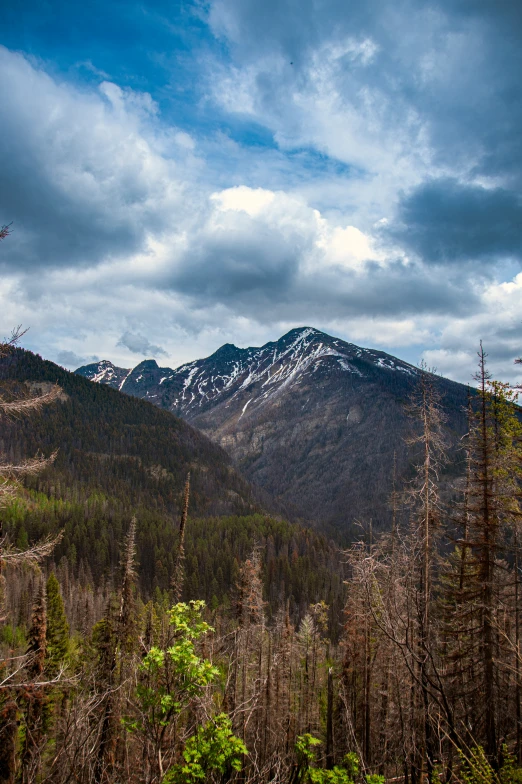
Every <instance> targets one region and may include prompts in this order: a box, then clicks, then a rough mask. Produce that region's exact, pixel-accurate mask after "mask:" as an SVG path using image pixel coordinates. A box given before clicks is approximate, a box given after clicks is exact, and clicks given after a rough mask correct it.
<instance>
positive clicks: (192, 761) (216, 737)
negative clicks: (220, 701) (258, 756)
mask: <svg viewBox="0 0 522 784" xmlns="http://www.w3.org/2000/svg"><path fill="white" fill-rule="evenodd" d="M245 754H247V749H246V746H245V744H244V743H243V741H241V740H240V739H239V738H237V737H236V736H235V735H234V734H233V733H232V724H231V721H230V719H229V718H228V716H227V715H226V714H225V713H219V714H218V715H217V716H215V717H214V719H212V720H211V721H209V722H207V723H206V724H205V725H204V726H203V727H199V728H198V730H197V732H196V734H195V735H193V736H192V737H191V738H189V739H188V741H187V743H186V746H185V750H184V751H183V760H184V761H183V762H181V763H179V764H178V765H175V766H174V767H172V768H171V769H170V770H169V771H168V773H167V774H166V776H165V777H164V779H163V782H164V784H191V783H192V782H199V781H204V780H205V778H206V776H207V774H208V773H218V774H219V775H223V774H224V773H225V772H227V771H229V772H230V771H233V770H241V762H242V757H243V755H245Z"/></svg>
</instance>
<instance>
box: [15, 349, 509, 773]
mask: <svg viewBox="0 0 522 784" xmlns="http://www.w3.org/2000/svg"><path fill="white" fill-rule="evenodd" d="M2 352H3V354H4V355H5V356H4V358H3V360H2V367H3V368H10V370H9V372H7V371H5V372H4V375H3V378H4V382H3V391H2V399H1V401H0V412H1V414H2V420H3V423H2V449H3V453H4V462H3V465H2V468H1V471H2V474H3V476H4V483H3V484H2V485H1V486H0V494H1V498H0V500H1V501H2V510H1V514H0V519H1V521H2V525H3V533H2V539H1V540H0V547H1V549H0V566H1V582H0V589H1V602H2V607H1V611H0V616H1V621H0V623H1V627H0V645H1V656H2V659H1V664H0V667H1V671H0V782H9V784H12V783H13V784H14V782H16V781H20V782H24V784H25V782H64V784H65V782H70V781H77V782H82V784H83V782H85V784H87V783H88V782H89V783H90V782H106V783H107V784H109V783H110V782H111V783H112V782H114V783H116V782H121V781H124V780H125V781H127V782H136V784H138V782H140V783H141V782H143V784H153V782H154V783H156V782H158V784H159V782H164V783H165V784H168V783H169V782H172V783H174V782H176V783H178V782H179V783H181V782H205V781H206V782H216V783H217V782H229V781H230V782H244V783H245V784H246V782H249V784H261V783H262V782H267V783H268V782H284V783H285V784H297V783H298V782H331V783H332V784H347V782H354V781H357V782H359V781H361V782H364V781H365V782H367V784H380V783H381V782H384V781H399V780H400V781H404V783H405V784H419V783H420V782H421V781H426V782H428V781H429V782H433V781H435V780H437V781H444V782H451V781H455V782H464V783H465V784H486V782H487V783H488V784H489V783H490V782H491V783H493V782H498V783H499V784H500V783H501V782H506V784H507V782H515V781H519V780H522V769H520V768H519V765H520V763H521V762H522V714H521V710H522V679H521V672H520V668H521V665H522V661H521V650H520V631H521V630H520V620H521V619H520V610H521V607H520V605H521V596H520V593H521V586H520V568H519V567H520V564H519V561H520V552H519V547H520V530H519V526H520V520H521V515H520V480H521V472H522V427H521V424H520V420H519V415H518V409H517V408H516V406H515V401H516V395H515V393H514V392H513V391H512V390H511V389H510V388H509V387H508V386H507V385H504V384H500V383H498V382H494V381H492V380H491V379H490V378H489V376H488V372H487V367H486V357H485V354H484V353H483V352H482V351H481V353H480V356H479V371H478V376H477V380H478V394H475V395H473V396H470V400H469V405H468V411H467V419H468V434H467V436H466V438H465V439H464V440H463V441H462V451H461V454H459V455H458V457H457V459H458V460H459V461H460V462H461V463H463V464H464V465H465V466H466V470H465V473H464V475H463V476H462V479H457V480H455V483H454V485H453V491H452V492H448V488H447V486H445V487H444V492H441V487H440V477H441V476H443V475H447V473H448V467H447V461H448V459H449V458H448V455H454V454H455V453H454V450H453V449H452V447H453V446H454V445H450V444H448V443H446V437H445V432H446V431H445V428H444V409H443V401H441V399H440V396H439V394H438V392H437V386H436V385H435V384H434V383H433V377H432V375H431V374H430V373H429V372H427V371H424V372H422V373H420V374H419V383H418V387H417V388H416V390H415V392H414V394H413V395H412V397H411V400H410V402H409V405H408V412H409V416H410V417H411V420H412V423H413V425H412V428H413V429H412V433H413V434H412V437H411V439H410V442H409V448H410V449H411V450H412V456H413V458H414V471H413V472H412V476H411V479H410V480H409V481H408V482H407V484H406V486H404V487H399V486H396V487H395V490H394V492H393V494H392V497H391V498H390V507H391V511H392V527H391V529H390V530H389V531H387V532H385V533H379V534H378V535H376V534H375V533H374V532H373V530H372V524H371V520H367V521H360V524H361V527H360V531H361V535H360V537H359V539H360V541H355V542H354V543H353V544H352V545H351V546H350V547H349V548H347V549H346V550H344V551H343V552H342V553H339V552H338V551H337V550H336V548H335V546H334V545H333V544H331V543H329V542H328V541H327V540H326V539H325V538H324V537H321V536H320V535H319V534H317V533H315V532H311V531H309V530H306V529H304V528H301V527H299V526H297V525H295V524H294V525H293V524H290V523H287V522H285V521H284V520H282V519H280V518H278V517H276V516H273V515H266V514H264V513H262V511H261V507H260V505H259V501H258V500H255V499H254V498H253V496H252V495H251V494H250V490H249V487H248V485H247V484H246V483H243V482H244V480H241V478H240V477H239V476H237V475H235V474H234V473H233V472H232V470H231V469H230V467H229V465H228V464H227V463H226V458H225V457H223V458H219V457H218V459H217V460H216V461H215V463H214V462H213V460H212V459H210V458H209V457H208V454H210V452H211V451H212V449H216V454H217V455H218V456H219V454H220V452H219V450H217V448H216V447H212V445H210V444H208V442H206V441H205V440H204V439H203V438H202V437H200V438H201V441H198V436H197V434H195V431H192V430H191V429H190V428H188V426H187V425H183V424H182V423H179V420H176V419H175V418H174V417H172V416H171V415H170V414H168V413H167V412H162V411H160V410H158V409H153V407H152V406H148V405H147V404H146V403H142V402H141V401H135V400H131V399H130V398H124V397H123V396H120V395H118V393H117V392H115V391H113V390H107V389H103V390H102V389H101V388H100V387H97V386H95V385H91V386H90V387H86V386H84V385H85V384H88V383H89V382H86V381H85V380H84V379H76V380H75V381H70V380H69V374H65V373H64V375H63V378H56V381H57V382H58V384H59V386H57V385H51V384H50V383H49V381H48V378H46V383H44V384H43V385H42V384H40V386H38V384H35V382H36V381H38V377H36V378H35V377H34V376H33V375H32V374H31V373H30V372H27V371H28V367H27V364H26V365H25V367H24V364H23V362H20V357H21V356H22V355H21V354H20V352H18V350H17V349H15V348H14V347H13V346H9V345H4V346H3V347H2ZM24 356H25V355H24ZM17 358H18V359H17ZM33 361H34V372H36V374H38V373H40V374H41V373H42V370H41V368H42V364H41V360H39V359H37V360H32V359H31V360H29V362H33ZM13 368H14V370H13ZM38 368H39V369H38ZM24 373H26V375H25V377H24ZM71 378H72V377H71ZM27 379H29V381H30V382H31V383H29V384H24V381H25V380H27ZM40 379H42V375H40ZM77 383H78V384H80V385H81V389H82V390H83V389H85V390H87V389H88V390H89V392H86V393H85V394H86V395H87V397H84V396H83V391H82V393H81V394H79V395H77V396H75V394H74V392H73V391H72V387H71V386H68V384H77ZM77 389H80V387H78V388H77ZM91 389H92V393H91V391H90V390H91ZM107 394H108V395H110V402H111V403H112V402H114V405H115V408H116V409H117V412H119V413H117V414H116V418H115V419H112V408H111V407H110V406H109V403H108V401H109V398H108V397H106V395H107ZM89 395H92V396H91V398H89ZM99 395H102V397H100V398H98V400H99V401H102V402H103V405H106V408H105V412H104V416H103V417H100V416H99V412H98V409H97V408H96V405H95V402H94V401H95V399H96V397H97V396H99ZM104 395H105V397H104ZM82 401H83V402H82ZM106 401H107V403H106ZM136 405H139V406H141V407H142V408H140V409H139V411H140V413H139V418H142V417H143V418H144V420H146V421H143V422H142V423H141V425H140V424H138V422H136V419H135V418H136V416H138V415H137V413H136V412H137V410H138V409H135V408H132V406H136ZM144 407H145V408H144ZM56 412H58V414H57V413H56ZM148 417H150V419H147V418H148ZM155 417H157V420H156V419H154V418H155ZM131 421H133V422H134V425H135V427H134V429H133V430H132V429H131V428H130V427H129V423H130V422H131ZM82 422H83V424H82ZM156 422H157V428H156V430H155V431H154V428H155V427H156V424H155V423H156ZM163 428H166V429H167V430H168V432H169V433H170V437H169V438H167V436H165V434H164V432H163ZM181 428H187V430H186V434H187V435H186V439H192V442H191V444H188V443H187V440H185V441H183V439H181V436H180V430H181ZM153 432H155V433H156V435H157V438H158V443H159V444H160V445H161V444H164V450H165V451H164V453H162V455H161V459H158V455H157V452H156V451H155V450H156V449H158V448H160V449H162V448H163V447H157V446H156V445H155V444H156V441H155V440H154V439H155V437H156V436H155V435H154V437H153ZM176 433H177V434H178V435H177V436H176ZM193 433H194V435H193ZM134 434H135V437H134ZM91 444H94V445H91ZM207 444H208V445H207ZM57 447H58V448H59V451H58V453H57V454H55V453H54V450H55V449H56V448H57ZM450 447H451V449H450ZM38 449H41V452H37V450H38ZM176 449H177V450H178V451H176ZM35 453H36V457H32V455H34V454H35ZM101 455H104V457H103V458H101ZM194 455H197V456H198V457H197V458H195V457H194ZM169 456H170V457H169ZM168 460H170V462H165V461H168ZM205 460H206V461H207V462H206V463H205V462H204V461H205ZM202 464H203V465H204V466H205V467H206V468H207V470H206V471H205V470H203V471H202V470H201V465H202ZM151 468H152V470H151ZM231 476H232V479H230V477H231ZM205 478H206V479H205ZM220 478H222V480H223V496H224V497H225V498H228V499H230V498H233V503H236V504H239V505H240V506H241V508H236V509H231V508H227V509H224V508H221V507H220V499H219V481H220ZM231 481H232V482H233V483H235V484H234V487H235V489H234V490H233V491H232V492H234V494H235V495H234V496H231V495H230V491H231V487H230V484H229V483H230V482H231ZM227 483H228V484H227ZM238 499H239V500H238ZM228 503H230V500H229V501H228Z"/></svg>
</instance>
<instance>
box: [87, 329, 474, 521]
mask: <svg viewBox="0 0 522 784" xmlns="http://www.w3.org/2000/svg"><path fill="white" fill-rule="evenodd" d="M76 372H77V373H79V374H80V375H83V376H84V377H86V378H90V379H91V380H93V381H98V382H99V383H106V384H110V385H111V386H115V387H117V388H118V389H120V390H121V391H123V392H126V393H127V394H130V395H133V396H137V397H141V398H144V399H146V400H149V401H151V402H153V403H155V404H156V405H158V406H160V407H161V408H166V409H168V410H169V411H172V412H174V413H176V414H178V415H179V416H181V417H183V418H184V419H186V420H187V421H189V422H190V423H191V424H193V425H195V426H196V427H197V428H198V429H200V430H202V431H203V432H204V433H206V434H207V435H209V436H210V437H211V438H212V439H213V440H214V441H216V442H217V443H218V444H220V445H221V446H222V447H224V448H225V449H226V450H227V452H228V453H229V454H230V455H231V456H232V458H233V460H234V462H235V464H236V466H238V467H239V468H240V469H241V471H242V473H243V474H244V475H245V476H247V477H248V478H249V479H250V480H251V481H253V482H254V483H255V484H257V485H260V486H261V487H263V488H264V489H265V490H267V491H268V492H269V493H270V494H271V495H272V496H274V497H275V498H276V499H278V501H279V502H281V503H282V504H283V505H285V506H286V508H287V509H288V510H289V511H293V513H294V515H297V516H299V517H302V518H304V519H307V520H314V521H317V522H319V523H321V524H322V525H326V526H329V527H333V528H337V529H340V530H341V531H344V532H346V531H347V529H348V528H349V527H350V525H351V524H352V523H353V521H354V520H358V519H360V520H363V519H366V520H368V519H369V518H372V519H373V521H374V524H375V525H376V526H377V527H379V526H381V525H385V524H386V523H387V521H389V517H390V511H389V501H388V499H389V496H390V493H391V489H392V483H393V464H394V455H395V456H396V465H397V474H398V476H399V480H401V478H402V479H405V478H407V476H408V474H409V472H410V471H411V460H412V455H411V454H410V453H409V452H408V449H407V447H406V444H405V440H404V439H405V436H406V435H407V434H408V432H410V430H411V427H412V425H411V423H410V422H409V420H408V418H407V415H406V413H405V411H404V404H405V402H406V401H407V400H408V397H409V395H410V394H411V391H412V390H413V388H414V387H415V385H416V383H417V381H418V374H419V370H418V369H417V368H415V367H413V366H412V365H409V364H408V363H406V362H403V361H401V360H399V359H397V358H395V357H392V356H390V355H388V354H385V353H384V352H381V351H374V350H370V349H365V348H360V347H359V346H355V345H353V344H351V343H346V342H345V341H342V340H340V339H338V338H335V337H331V336H329V335H326V334H325V333H323V332H320V331H319V330H316V329H312V328H309V327H303V328H299V329H294V330H291V331H290V332H289V333H288V334H286V335H284V336H283V337H282V338H281V339H280V340H278V341H276V342H271V343H267V344H266V345H265V346H262V347H261V348H245V349H241V348H237V347H236V346H233V345H231V344H226V345H224V346H222V347H221V348H220V349H218V351H216V352H215V353H214V354H212V355H211V356H210V357H207V358H206V359H200V360H196V361H194V362H189V363H187V364H185V365H182V366H181V367H179V368H177V369H175V370H173V369H170V368H160V367H159V366H158V365H157V363H156V362H155V361H154V360H145V361H144V362H141V363H140V364H139V365H137V367H135V368H133V369H132V370H130V371H129V370H124V369H121V368H116V367H114V366H112V365H111V364H110V363H108V362H102V363H99V364H93V365H87V366H85V367H82V368H79V369H78V370H77V371H76ZM435 384H436V385H437V386H438V387H439V389H440V391H441V393H442V395H443V398H444V407H445V409H446V412H447V415H448V423H447V424H448V436H449V439H450V441H452V442H454V443H455V442H456V441H457V439H458V436H459V435H461V434H462V433H463V432H464V430H465V416H464V413H463V409H464V407H465V403H466V395H467V389H466V387H464V386H463V385H461V384H456V383H454V382H452V381H449V380H447V379H443V378H440V377H435Z"/></svg>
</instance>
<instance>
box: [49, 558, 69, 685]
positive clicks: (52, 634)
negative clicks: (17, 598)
mask: <svg viewBox="0 0 522 784" xmlns="http://www.w3.org/2000/svg"><path fill="white" fill-rule="evenodd" d="M46 591H47V632H46V646H47V653H46V662H45V668H46V670H47V672H48V673H49V675H51V676H54V675H56V674H57V673H58V672H59V669H60V666H61V665H62V664H63V662H64V661H65V659H66V657H67V653H68V651H69V624H68V623H67V618H66V616H65V608H64V604H63V599H62V594H61V591H60V584H59V582H58V580H57V579H56V575H55V573H54V572H51V574H50V575H49V578H48V580H47V585H46Z"/></svg>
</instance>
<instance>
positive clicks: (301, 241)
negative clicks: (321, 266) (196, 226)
mask: <svg viewBox="0 0 522 784" xmlns="http://www.w3.org/2000/svg"><path fill="white" fill-rule="evenodd" d="M234 218H235V220H234V223H233V224H231V225H230V226H229V228H228V229H227V230H221V231H218V232H211V233H208V234H207V235H205V232H204V231H203V230H202V231H200V232H197V233H196V236H195V238H194V243H193V245H192V247H191V248H190V250H189V251H188V253H187V255H186V256H185V258H184V260H183V263H182V264H181V265H180V266H179V267H178V269H177V270H176V272H174V273H173V275H172V277H171V279H170V285H172V286H174V287H175V289H176V290H177V291H181V292H183V293H185V294H189V295H192V296H196V297H201V298H204V299H206V300H213V301H218V302H222V303H227V304H230V305H235V303H236V302H238V301H239V300H241V299H250V298H251V297H253V298H257V299H259V300H260V301H265V300H266V299H267V298H272V297H275V298H276V299H277V298H278V297H279V295H280V294H281V293H283V292H285V291H288V290H289V289H290V288H292V286H293V285H294V283H295V278H296V275H297V269H298V265H299V262H300V259H301V256H302V254H303V252H304V247H305V245H306V240H307V239H308V238H307V237H306V234H304V235H303V236H301V237H300V236H299V235H298V234H296V233H293V234H292V235H291V236H290V237H287V236H284V235H283V234H282V233H279V232H278V231H277V227H275V226H271V225H267V224H265V223H262V222H257V221H255V220H252V219H250V218H249V217H248V216H247V215H245V214H244V213H236V214H235V215H234Z"/></svg>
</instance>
